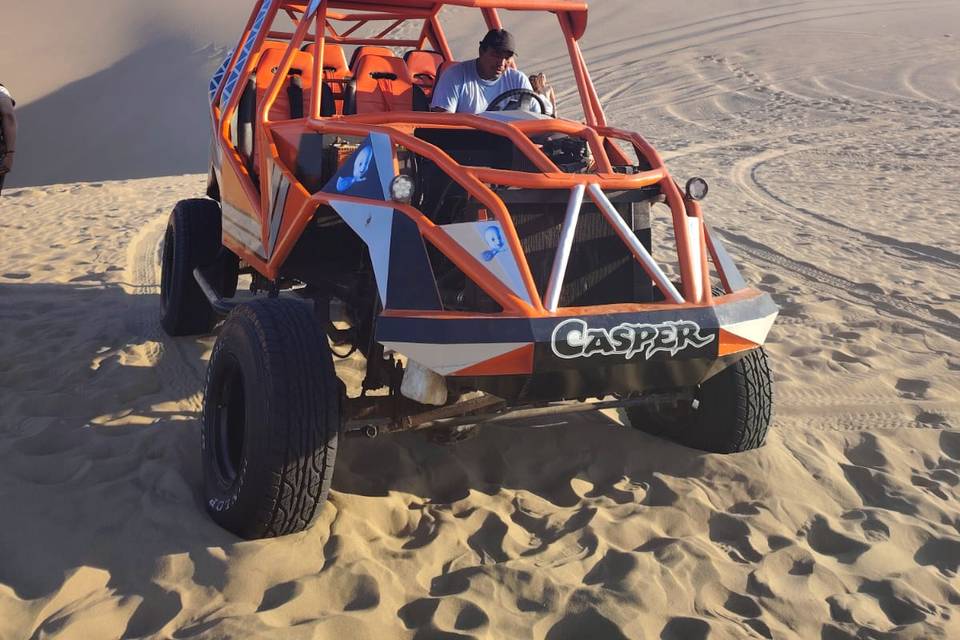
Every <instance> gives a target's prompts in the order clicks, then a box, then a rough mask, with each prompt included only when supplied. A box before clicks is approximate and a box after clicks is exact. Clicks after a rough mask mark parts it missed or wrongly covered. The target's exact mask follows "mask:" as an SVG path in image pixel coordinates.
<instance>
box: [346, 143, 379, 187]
mask: <svg viewBox="0 0 960 640" xmlns="http://www.w3.org/2000/svg"><path fill="white" fill-rule="evenodd" d="M372 159H373V149H372V148H371V147H368V146H366V145H364V146H362V147H360V148H359V149H358V150H357V152H356V155H355V156H354V158H353V173H352V174H351V175H349V176H340V177H339V178H337V191H338V192H339V193H343V192H344V191H347V190H348V189H350V188H351V187H353V186H354V185H358V184H360V183H361V182H363V181H364V180H366V179H367V172H368V171H370V161H371V160H372Z"/></svg>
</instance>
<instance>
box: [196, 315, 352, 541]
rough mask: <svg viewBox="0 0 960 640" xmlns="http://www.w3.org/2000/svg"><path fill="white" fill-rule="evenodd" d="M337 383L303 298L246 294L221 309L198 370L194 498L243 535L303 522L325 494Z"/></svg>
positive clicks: (283, 530) (336, 420)
mask: <svg viewBox="0 0 960 640" xmlns="http://www.w3.org/2000/svg"><path fill="white" fill-rule="evenodd" d="M340 395H341V385H340V381H339V380H338V379H337V376H336V372H335V370H334V366H333V359H332V357H331V353H330V348H329V345H328V342H327V336H326V335H325V334H324V332H323V331H322V330H321V328H320V326H319V325H318V324H317V322H316V319H315V318H314V317H313V313H312V312H311V310H310V307H309V306H307V305H306V304H304V303H302V302H299V301H296V300H288V299H283V298H281V299H263V300H255V301H253V302H250V303H248V304H243V305H240V306H239V307H237V308H235V309H234V310H233V311H232V312H231V313H230V315H229V316H228V317H227V319H226V321H225V322H224V324H223V327H222V329H221V331H220V335H219V336H218V338H217V342H216V344H215V346H214V348H213V354H212V355H211V357H210V365H209V368H208V369H207V389H206V397H205V399H204V407H203V429H202V434H203V436H202V457H203V475H204V501H205V503H206V506H207V511H208V512H209V513H210V515H211V517H212V518H213V519H214V520H215V521H216V522H217V523H218V524H219V525H220V526H222V527H223V528H225V529H227V530H229V531H232V532H233V533H235V534H237V535H238V536H241V537H243V538H247V539H254V538H269V537H274V536H280V535H286V534H290V533H295V532H298V531H303V530H304V529H306V528H307V527H309V526H310V524H311V523H312V522H313V520H314V518H315V517H316V515H317V514H318V513H319V511H320V507H321V506H322V505H323V503H324V502H325V501H326V499H327V494H328V493H329V491H330V485H331V482H332V479H333V468H334V461H335V460H336V453H337V442H338V437H339V432H340Z"/></svg>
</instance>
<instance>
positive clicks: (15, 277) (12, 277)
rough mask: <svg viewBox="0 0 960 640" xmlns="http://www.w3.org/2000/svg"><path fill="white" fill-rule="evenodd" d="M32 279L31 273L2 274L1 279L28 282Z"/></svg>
mask: <svg viewBox="0 0 960 640" xmlns="http://www.w3.org/2000/svg"><path fill="white" fill-rule="evenodd" d="M29 277H30V272H29V271H15V272H12V273H4V274H0V278H8V279H10V280H26V279H27V278H29Z"/></svg>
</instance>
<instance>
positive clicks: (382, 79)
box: [354, 55, 413, 113]
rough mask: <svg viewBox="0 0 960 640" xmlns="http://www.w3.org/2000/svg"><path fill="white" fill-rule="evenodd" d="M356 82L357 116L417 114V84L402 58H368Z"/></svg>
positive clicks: (355, 76) (364, 59)
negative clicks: (415, 100) (415, 92)
mask: <svg viewBox="0 0 960 640" xmlns="http://www.w3.org/2000/svg"><path fill="white" fill-rule="evenodd" d="M354 79H355V81H356V110H355V113H377V112H382V111H412V110H413V81H412V80H411V78H410V76H409V75H408V74H407V65H405V64H404V62H403V60H401V59H400V58H397V57H389V58H384V57H381V56H376V55H367V56H364V57H363V58H362V59H361V60H360V65H359V66H358V68H357V72H356V74H354Z"/></svg>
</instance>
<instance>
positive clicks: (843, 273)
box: [0, 0, 960, 640]
mask: <svg viewBox="0 0 960 640" xmlns="http://www.w3.org/2000/svg"><path fill="white" fill-rule="evenodd" d="M54 4H55V5H57V6H58V7H59V8H60V9H62V10H63V11H66V10H67V7H68V5H70V4H72V3H67V2H60V3H54ZM104 4H107V3H104ZM183 4H184V3H182V2H181V3H179V5H177V6H180V5H183ZM214 4H215V3H211V5H214ZM220 4H222V5H226V4H227V3H226V2H222V3H220ZM234 4H235V3H234ZM640 4H641V3H634V2H632V1H627V0H623V1H621V2H599V1H598V2H593V3H592V5H593V8H592V10H591V23H592V24H591V30H590V32H589V33H588V36H587V38H586V40H585V43H584V46H585V50H586V55H587V59H588V62H589V63H590V66H591V70H592V72H593V74H594V77H595V80H596V82H597V86H598V89H599V92H600V95H601V98H602V100H603V102H604V104H605V105H606V106H607V109H608V113H609V114H610V116H611V120H613V121H614V122H615V123H617V124H618V125H621V126H623V127H625V128H630V129H635V130H638V131H641V132H642V133H643V134H644V135H645V136H646V137H647V138H648V139H649V140H650V141H651V142H653V143H654V144H655V145H656V146H657V147H658V148H659V149H660V150H661V151H662V152H663V154H664V155H665V157H666V158H667V160H668V163H669V166H670V167H671V169H672V171H673V172H674V174H675V175H676V176H678V177H680V178H681V179H685V178H686V177H689V176H691V175H701V176H703V177H705V178H706V179H707V180H708V181H709V183H710V185H711V192H710V195H709V197H708V199H707V201H706V202H705V214H706V216H707V218H708V220H709V221H710V222H711V223H712V224H713V226H714V227H715V228H717V229H719V230H720V234H721V237H722V238H723V239H724V241H725V242H726V244H727V246H728V248H729V249H730V251H731V253H732V254H733V255H734V257H735V258H736V259H737V261H738V262H739V263H740V264H741V266H742V269H743V272H744V275H745V276H746V277H747V279H748V280H749V281H750V282H752V283H754V284H756V285H757V286H759V287H760V288H762V289H763V290H765V291H769V292H770V293H771V295H772V296H773V297H774V299H775V300H776V302H777V303H778V304H779V305H780V306H781V308H782V313H781V316H780V318H779V320H778V322H777V324H776V325H775V326H774V328H773V331H772V333H771V336H770V341H769V344H768V346H767V349H768V352H769V353H770V356H771V359H772V364H773V367H774V372H775V377H776V399H775V416H774V423H773V427H772V429H771V433H770V436H769V438H768V441H767V444H766V446H765V447H763V448H762V449H759V450H757V451H752V452H748V453H743V454H738V455H733V456H722V455H708V454H703V453H700V452H696V451H692V450H689V449H685V448H683V447H680V446H678V445H674V444H671V443H669V442H665V441H662V440H658V439H655V438H653V437H650V436H647V435H645V434H642V433H639V432H636V431H633V430H631V429H629V428H625V427H623V426H622V425H621V424H620V423H619V421H618V419H617V417H616V416H615V415H612V416H609V415H598V416H594V417H591V418H576V419H571V420H569V421H568V422H566V423H564V424H559V425H554V426H549V427H543V428H532V427H533V426H534V425H530V424H526V425H521V424H504V425H498V426H488V427H486V428H484V429H483V430H482V432H481V433H480V435H479V436H478V437H476V438H474V439H472V440H469V441H466V442H463V443H460V444H458V445H456V446H452V447H442V446H439V445H434V444H431V443H429V442H427V441H426V440H425V439H424V438H422V437H420V436H417V435H414V434H407V435H399V436H393V437H388V438H378V439H376V440H373V441H365V440H349V441H346V442H345V443H344V444H343V446H342V449H341V453H340V455H339V458H338V461H337V469H336V474H335V477H334V490H333V492H332V493H331V498H330V501H329V503H328V505H327V506H326V507H325V509H324V510H323V513H322V514H321V516H320V518H319V519H318V521H317V522H316V524H315V525H314V526H313V527H312V528H311V529H310V530H309V531H306V532H304V533H302V534H297V535H293V536H288V537H285V538H282V539H276V540H269V541H255V542H245V541H239V540H238V539H237V538H235V537H234V536H232V535H231V534H229V533H227V532H225V531H223V530H221V529H219V528H218V527H217V526H216V525H214V524H213V523H212V521H211V520H210V519H209V518H208V517H207V516H206V514H205V512H204V508H203V504H202V501H201V495H200V487H201V474H200V459H199V435H198V433H199V427H198V423H197V417H198V410H199V408H200V406H201V402H202V395H201V394H202V380H203V375H204V370H205V363H206V359H207V358H208V357H209V351H210V349H211V347H212V342H213V338H212V337H204V338H197V339H192V338H191V339H171V338H168V337H166V336H165V335H164V334H163V332H162V331H161V330H160V328H159V324H158V321H157V307H158V300H157V290H158V287H157V283H158V269H157V255H158V242H159V239H160V235H161V233H162V229H163V225H164V223H165V216H166V215H167V213H168V212H169V210H170V209H171V208H172V206H173V204H174V203H175V202H176V201H177V200H178V199H181V198H186V197H193V196H196V195H199V194H200V193H202V189H203V185H204V178H205V176H204V175H199V174H200V172H202V171H203V152H204V147H205V144H206V143H205V141H204V140H203V139H201V140H200V141H199V142H197V143H196V146H198V147H199V149H194V147H191V146H189V145H184V146H183V147H181V146H179V143H180V142H182V140H184V139H186V138H179V137H175V138H174V139H169V140H168V141H167V142H168V143H169V146H168V148H163V147H162V145H161V143H163V138H164V137H165V136H167V130H166V129H165V127H168V126H169V125H170V121H169V119H167V120H165V119H164V118H167V116H166V115H163V114H162V113H159V112H158V111H154V112H151V113H152V114H154V115H157V114H159V115H158V117H159V118H160V119H159V120H153V121H151V122H152V123H154V124H153V126H152V127H148V129H150V133H143V131H142V129H143V128H141V129H136V128H135V127H134V128H130V129H128V130H120V131H113V130H112V129H111V128H110V127H107V126H106V124H105V123H107V122H109V120H110V118H108V117H107V116H106V115H104V114H99V115H97V111H98V110H97V109H95V108H93V107H94V106H95V105H98V104H101V102H102V101H108V102H109V103H110V104H112V105H114V106H115V107H116V108H117V109H118V110H119V112H121V113H123V112H126V111H127V110H128V109H129V108H132V107H133V105H134V104H139V103H137V102H136V101H135V99H134V98H135V97H133V96H131V95H130V94H129V93H126V94H125V93H122V92H117V87H116V86H115V84H114V83H113V82H111V81H109V79H110V78H109V76H111V75H112V74H113V73H114V72H117V71H118V70H120V71H122V70H123V69H126V68H127V67H126V66H125V65H131V64H132V63H133V62H136V63H137V64H135V65H133V66H132V67H130V68H134V69H140V68H150V69H161V70H165V73H168V74H169V76H170V77H171V78H179V79H178V82H186V83H196V82H201V88H200V89H199V90H200V91H201V92H202V90H203V89H202V87H205V84H204V83H205V80H204V79H202V76H203V74H202V73H200V71H198V70H197V69H195V68H193V67H189V68H184V69H183V70H182V73H181V71H180V70H178V67H177V65H179V64H187V62H183V61H184V60H188V61H189V60H194V61H203V63H204V64H207V63H208V62H209V61H211V60H213V59H214V58H215V57H216V54H217V52H218V51H220V50H222V48H223V47H225V46H228V45H229V37H231V34H233V33H235V32H237V31H239V26H238V25H236V24H233V25H229V28H227V26H224V25H217V30H213V29H212V28H211V29H210V30H205V28H204V27H202V26H198V24H201V21H199V20H197V21H187V20H181V19H176V20H175V19H172V18H170V19H167V20H165V21H163V20H160V18H159V17H156V16H155V22H156V23H157V24H163V25H165V26H164V29H161V30H160V31H164V37H172V38H174V39H182V40H183V41H184V42H189V43H190V47H191V48H189V49H187V50H186V51H187V52H186V53H182V54H181V55H180V57H176V59H175V60H171V59H165V58H164V52H163V51H162V47H161V48H160V49H157V48H154V49H150V47H151V46H154V47H156V42H153V41H150V42H148V41H147V40H149V39H144V38H143V37H141V36H140V35H138V34H142V33H143V31H142V22H140V23H137V24H139V25H140V26H136V25H134V21H133V18H132V17H131V16H136V14H135V13H134V12H133V9H132V7H134V6H135V5H134V3H132V2H120V1H119V0H114V1H113V3H112V4H111V5H110V6H111V7H113V9H114V10H115V11H112V12H105V13H104V14H103V17H102V19H99V21H98V20H94V18H93V17H88V19H89V20H90V23H89V26H90V28H91V29H94V30H95V29H99V28H103V27H102V24H103V23H104V21H107V24H108V26H109V27H110V28H111V29H113V30H115V31H117V32H118V33H122V34H124V37H123V38H120V39H119V40H118V41H116V42H112V43H111V44H110V46H109V47H108V46H106V45H105V46H104V47H101V49H100V50H99V51H98V53H97V55H93V53H91V52H90V51H78V52H77V55H76V56H70V57H64V59H59V58H58V59H54V58H52V57H49V58H47V59H45V61H44V62H43V64H49V65H50V67H51V71H50V73H49V74H36V75H25V74H23V73H22V71H18V73H20V75H19V76H18V82H19V83H20V84H25V83H26V82H33V83H34V86H32V87H30V88H29V89H24V88H23V87H21V89H22V90H21V91H17V87H16V86H13V85H14V83H13V81H7V79H6V78H0V80H3V81H4V82H5V84H8V86H11V89H13V90H14V91H15V93H19V94H20V97H21V113H22V114H23V118H22V120H23V122H24V123H26V124H25V126H24V129H23V131H26V132H31V133H22V134H21V135H22V138H21V140H22V143H21V145H20V148H21V150H23V149H30V148H31V146H32V147H33V148H34V151H28V152H27V153H28V154H30V153H33V154H34V157H35V158H36V159H39V160H35V161H28V160H24V162H23V163H22V164H20V165H18V175H17V180H19V181H20V182H14V181H12V180H11V182H12V183H13V186H12V187H10V188H8V189H7V190H5V191H4V194H3V196H2V197H0V238H2V241H0V329H2V330H0V638H2V639H3V640H7V639H8V638H9V639H11V640H19V639H21V638H63V639H72V638H98V639H99V638H104V639H112V638H140V637H148V638H248V637H255V638H284V639H286V638H332V637H338V636H339V637H344V638H384V637H386V638H546V639H550V640H556V639H560V638H590V639H594V638H596V639H606V638H631V639H632V638H664V639H670V638H678V639H679V638H682V639H694V640H696V639H700V638H707V637H709V638H714V639H715V638H823V639H827V640H837V639H842V638H918V639H919V638H956V637H960V579H958V571H960V501H958V498H960V375H958V371H960V355H958V347H960V287H958V284H960V231H958V228H960V225H958V224H957V220H958V216H960V208H958V206H957V204H956V201H955V195H956V182H957V177H958V175H960V154H958V151H957V150H958V149H960V124H958V123H960V71H958V69H960V67H958V65H957V64H956V61H957V59H958V53H960V51H958V44H957V43H958V38H960V29H958V27H960V5H957V3H956V2H935V1H926V0H924V1H917V2H881V3H874V2H841V3H835V2H826V1H824V0H814V1H811V2H803V3H797V4H784V3H776V4H774V3H759V2H739V3H736V4H735V5H734V4H733V3H708V2H706V1H705V0H698V1H696V2H691V3H682V7H683V8H682V9H680V8H677V7H674V6H671V5H669V4H668V3H663V5H662V6H659V7H650V8H649V10H647V9H646V8H645V7H641V6H640ZM675 4H679V3H675ZM60 5H62V7H61V6H60ZM230 10H231V11H232V12H235V17H234V18H233V19H234V20H236V21H237V22H240V21H242V20H243V18H244V16H243V14H244V13H245V9H236V8H235V7H234V8H231V9H230ZM8 11H12V14H8ZM18 11H22V9H20V8H19V7H18V8H14V9H9V8H6V7H5V8H4V14H5V15H4V22H5V23H7V20H8V15H12V16H13V18H16V19H25V18H24V16H23V15H21V14H18ZM156 11H158V12H161V13H164V15H167V16H168V17H169V16H173V15H174V13H173V12H172V10H171V11H170V12H167V11H165V10H161V9H157V10H156ZM58 15H59V14H58ZM98 15H99V14H98ZM108 18H109V20H108ZM137 19H138V20H140V19H141V17H139V16H137ZM57 20H59V22H57V21H56V20H53V21H51V24H50V25H48V26H47V27H45V29H46V31H45V32H44V33H46V41H47V42H50V39H51V38H53V37H54V36H56V35H57V34H58V33H60V34H61V35H62V39H63V41H64V42H74V41H75V40H76V39H77V38H78V36H77V34H76V33H75V31H74V30H75V29H76V26H75V25H74V26H71V24H72V23H71V21H70V20H68V19H67V18H65V17H63V16H59V17H58V18H57ZM111 21H112V22H111ZM12 24H15V21H14V23H12ZM527 28H532V27H531V26H530V25H528V23H526V22H523V21H519V22H518V23H517V28H516V29H515V30H517V31H520V30H521V29H527ZM56 29H60V30H61V32H56ZM452 31H454V32H455V37H456V38H458V41H459V42H466V43H468V44H469V42H470V40H469V38H470V37H471V33H470V28H469V24H468V23H467V22H466V21H464V22H463V23H461V24H459V25H457V27H456V28H454V29H452ZM14 33H17V31H14ZM71 38H73V40H71ZM76 41H77V42H81V41H82V42H87V40H83V39H80V40H76ZM151 42H152V44H151ZM11 46H12V45H10V44H9V41H7V39H6V38H3V39H0V54H2V55H0V60H4V62H6V61H7V60H9V59H10V58H9V57H8V56H9V55H10V54H9V52H10V48H11ZM24 46H26V45H24ZM467 48H469V47H467ZM555 54H556V52H555V50H553V49H551V48H550V46H547V45H544V46H543V47H541V48H539V49H537V50H535V51H531V53H530V54H529V55H527V56H525V59H524V64H525V66H526V68H528V69H530V70H540V69H542V70H546V71H547V72H548V74H550V75H553V76H556V75H557V73H558V72H559V69H560V68H561V67H560V65H561V62H560V60H558V59H557V58H556V57H555ZM191 56H192V57H191ZM67 58H70V59H67ZM38 64H40V63H39V62H38ZM137 65H141V66H137ZM143 65H145V67H144V66H143ZM4 66H5V67H6V65H4ZM111 69H112V70H113V71H111ZM3 73H4V74H5V75H6V74H7V69H6V68H4V70H3ZM104 73H106V74H107V75H106V76H104V75H103V74H104ZM7 77H9V76H7ZM24 78H27V80H26V81H25V80H24ZM91 78H94V79H96V78H99V80H97V81H96V82H93V81H91ZM53 80H55V82H53ZM44 83H46V84H44ZM60 85H63V88H62V89H57V87H58V86H60ZM184 86H185V85H183V84H176V85H175V87H176V89H175V90H171V92H170V93H171V95H169V96H166V98H168V99H169V100H171V102H169V103H165V104H167V106H170V105H174V106H176V107H177V109H179V111H177V112H176V113H184V114H185V113H187V112H190V113H192V114H193V115H191V116H190V117H194V116H196V113H195V109H194V106H195V105H194V102H195V99H194V97H192V96H191V95H188V94H187V93H186V90H184V94H183V95H181V94H180V93H178V92H179V91H180V90H181V89H182V88H183V87H184ZM558 88H560V87H559V86H558ZM94 90H96V91H98V92H101V93H100V94H97V93H93V91H94ZM64 92H66V93H64ZM559 93H560V98H561V108H564V107H565V106H566V107H568V108H569V107H570V99H571V98H570V94H569V91H567V90H565V89H562V88H560V91H559ZM24 96H26V97H24ZM78 98H83V100H79V103H84V102H85V103H87V104H88V105H90V109H89V110H88V111H86V112H84V113H85V114H87V115H90V117H94V116H96V118H99V119H96V118H94V120H92V121H91V124H90V126H89V127H88V128H89V131H87V130H86V129H87V128H84V131H83V132H81V133H78V135H79V136H80V137H79V140H81V141H86V140H87V138H84V136H88V137H89V139H90V140H94V139H95V140H100V139H101V138H103V139H105V140H113V142H104V144H115V143H116V140H125V141H126V142H127V146H128V147H130V148H138V145H140V146H139V148H145V149H147V150H148V151H149V152H150V153H151V154H153V155H154V156H156V157H157V158H159V159H160V160H161V161H162V162H157V163H154V164H150V163H145V164H144V165H142V166H138V167H137V172H140V173H136V172H133V173H131V172H130V171H128V169H129V167H125V166H124V162H121V161H120V160H122V159H123V158H126V157H128V156H124V155H123V154H124V153H127V152H126V151H125V150H124V149H121V148H117V154H118V155H119V159H117V158H114V159H106V158H101V157H100V155H99V153H94V154H87V153H86V150H85V149H83V148H82V146H81V145H79V144H73V143H72V142H71V143H70V144H63V140H64V138H62V137H61V138H59V140H58V139H56V138H53V137H44V136H42V135H39V134H38V133H37V131H38V128H37V126H36V124H31V118H32V117H34V116H31V115H30V114H31V110H32V109H37V110H38V111H36V113H37V114H41V113H56V112H59V111H58V110H59V109H61V108H62V107H63V105H64V104H65V103H64V102H63V101H64V100H69V101H72V102H74V103H77V102H78ZM131 101H132V102H131ZM201 108H202V106H201ZM44 110H46V111H44ZM161 111H162V110H161ZM37 117H39V116H37ZM197 117H199V119H200V124H198V125H196V126H198V127H199V126H201V125H203V117H205V116H204V115H203V113H202V112H201V113H200V115H199V116H197ZM32 122H33V123H36V122H37V120H33V121H32ZM138 131H139V133H138ZM155 134H159V137H158V138H157V139H154V138H153V137H151V136H154V135H155ZM58 135H59V134H58ZM180 135H181V134H180V133H176V134H175V136H180ZM191 135H199V136H200V137H201V138H202V137H203V136H204V135H205V134H204V133H202V132H201V133H199V134H198V133H196V132H193V133H192V134H191ZM110 136H117V137H116V138H111V137H110ZM51 145H53V146H51ZM151 145H152V146H151ZM129 157H133V156H129ZM40 160H43V162H40ZM191 163H192V164H191ZM45 164H49V165H50V167H51V168H49V169H44V165H45ZM184 172H187V173H188V175H176V176H173V177H157V176H160V175H163V174H164V173H173V174H182V173H184ZM137 175H143V176H149V177H145V178H143V179H129V178H132V177H136V176H137ZM49 176H55V178H53V179H51V178H49ZM91 180H97V181H96V182H91ZM77 181H85V182H77ZM53 182H62V183H63V184H51V183H53ZM24 185H41V186H24ZM661 216H662V212H661ZM344 375H345V377H347V378H348V379H351V376H353V377H354V378H355V376H356V372H355V371H349V370H347V371H344Z"/></svg>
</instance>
